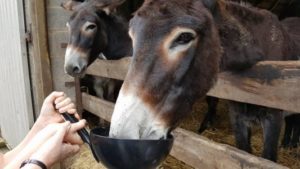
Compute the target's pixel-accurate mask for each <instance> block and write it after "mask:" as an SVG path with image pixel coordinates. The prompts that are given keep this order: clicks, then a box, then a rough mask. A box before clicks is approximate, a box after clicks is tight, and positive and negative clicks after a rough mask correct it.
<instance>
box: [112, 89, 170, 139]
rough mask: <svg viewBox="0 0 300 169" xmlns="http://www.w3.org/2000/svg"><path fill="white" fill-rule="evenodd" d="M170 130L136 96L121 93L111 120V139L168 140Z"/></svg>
mask: <svg viewBox="0 0 300 169" xmlns="http://www.w3.org/2000/svg"><path fill="white" fill-rule="evenodd" d="M167 132H168V129H167V128H166V127H165V125H164V123H163V122H161V120H160V119H159V118H158V115H156V114H154V113H153V112H152V111H151V110H150V109H149V108H148V106H147V105H146V104H145V103H144V102H143V101H142V100H141V99H140V98H139V97H138V96H136V95H134V94H129V95H124V93H123V92H122V90H121V91H120V94H119V97H118V100H117V103H116V106H115V109H114V113H113V116H112V120H111V127H110V133H109V135H110V137H115V138H122V139H160V138H166V136H167Z"/></svg>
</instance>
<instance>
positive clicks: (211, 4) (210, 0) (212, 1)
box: [202, 0, 218, 10]
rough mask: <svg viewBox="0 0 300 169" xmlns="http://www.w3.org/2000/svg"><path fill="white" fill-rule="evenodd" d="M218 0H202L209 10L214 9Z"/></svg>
mask: <svg viewBox="0 0 300 169" xmlns="http://www.w3.org/2000/svg"><path fill="white" fill-rule="evenodd" d="M217 1H218V0H202V3H203V5H204V6H205V7H206V8H208V9H209V10H213V9H214V8H215V6H216V4H217Z"/></svg>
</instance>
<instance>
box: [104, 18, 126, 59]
mask: <svg viewBox="0 0 300 169" xmlns="http://www.w3.org/2000/svg"><path fill="white" fill-rule="evenodd" d="M103 21H104V24H105V28H104V29H105V33H106V35H107V46H106V48H105V49H104V51H103V54H104V55H105V57H106V58H107V59H110V60H111V59H120V58H122V57H124V56H131V55H132V43H131V39H130V37H129V35H128V23H127V22H125V21H124V20H123V19H122V18H120V17H118V16H115V15H110V16H108V15H106V16H105V17H103Z"/></svg>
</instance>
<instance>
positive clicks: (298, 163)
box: [64, 101, 300, 169]
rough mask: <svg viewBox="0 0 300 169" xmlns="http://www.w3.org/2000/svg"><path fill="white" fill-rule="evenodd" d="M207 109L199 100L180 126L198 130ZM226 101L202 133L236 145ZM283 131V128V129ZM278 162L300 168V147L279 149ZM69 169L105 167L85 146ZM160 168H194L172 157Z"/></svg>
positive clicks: (257, 147) (258, 134) (255, 142)
mask: <svg viewBox="0 0 300 169" xmlns="http://www.w3.org/2000/svg"><path fill="white" fill-rule="evenodd" d="M206 110H207V106H206V103H204V102H202V101H198V102H197V103H196V104H195V106H194V109H193V112H192V113H191V114H190V115H189V116H188V117H187V118H186V119H185V120H184V121H183V122H182V123H181V125H180V127H182V128H184V129H187V130H191V131H194V132H197V130H198V128H199V125H200V121H202V118H203V115H204V113H205V112H206ZM227 114H228V112H227V106H226V102H221V103H220V104H219V105H218V116H217V119H216V121H215V124H214V126H213V128H212V129H209V130H206V131H205V132H204V133H203V134H202V135H203V136H205V137H207V138H209V139H211V140H214V141H216V142H219V143H224V144H229V145H232V146H234V136H233V134H232V130H231V127H230V123H229V119H228V115H227ZM282 133H283V130H282ZM251 142H252V148H253V153H254V154H255V155H257V156H260V154H261V151H262V145H263V144H262V131H261V129H260V128H259V127H257V128H255V129H253V137H252V140H251ZM278 157H279V159H278V163H280V164H282V165H284V166H287V167H290V168H291V169H299V168H300V148H297V149H290V150H286V149H283V148H280V149H279V155H278ZM64 166H65V168H68V169H96V168H97V169H101V168H105V167H103V166H102V165H101V164H97V163H96V162H95V161H94V159H93V157H92V155H91V153H90V151H89V150H88V148H87V147H83V149H82V151H81V153H79V154H78V155H76V156H75V157H73V158H70V159H68V160H67V161H66V162H65V163H64ZM159 168H160V169H192V167H190V166H188V165H186V164H184V163H183V162H180V161H178V160H176V159H174V158H172V157H168V158H167V159H166V161H165V162H164V163H163V164H162V165H161V166H160V167H159Z"/></svg>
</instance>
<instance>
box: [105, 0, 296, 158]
mask: <svg viewBox="0 0 300 169" xmlns="http://www.w3.org/2000/svg"><path fill="white" fill-rule="evenodd" d="M129 33H130V36H131V38H132V40H133V60H132V63H131V65H130V68H129V72H128V74H127V76H126V79H125V82H124V84H123V86H122V89H121V91H120V94H119V97H118V100H117V103H116V106H115V109H114V113H113V117H112V123H111V130H110V136H112V137H118V138H136V139H140V138H143V139H161V138H166V136H167V134H168V133H169V132H170V131H171V130H173V129H174V128H175V127H176V126H177V125H178V123H179V122H180V121H181V120H182V119H183V118H184V117H185V116H187V114H188V113H189V112H190V111H191V108H192V105H193V104H194V103H195V101H196V99H197V98H199V97H204V96H205V94H206V93H207V92H208V90H209V89H210V88H211V87H212V86H213V84H214V82H215V80H216V77H217V73H218V72H219V71H232V72H240V71H243V70H245V69H247V68H250V67H251V66H252V65H253V64H255V63H257V62H258V61H261V60H289V59H295V58H296V57H295V56H296V53H295V52H294V48H295V47H294V45H295V44H294V42H293V41H291V39H290V37H289V35H288V34H287V32H286V31H285V30H284V28H283V27H282V25H281V24H280V23H279V21H278V19H277V17H276V16H274V15H273V14H271V13H270V12H268V11H266V10H259V9H256V8H253V7H246V6H242V5H240V4H237V3H233V2H225V1H222V0H220V1H217V0H184V1H182V0H146V1H145V3H144V4H143V6H142V7H141V8H140V9H139V10H138V11H137V12H136V14H135V16H134V18H133V19H132V20H131V23H130V30H129ZM230 116H231V121H232V124H233V128H234V131H235V136H236V144H237V146H238V147H239V148H241V149H243V150H246V151H248V152H251V146H250V136H251V133H250V126H249V124H250V123H252V122H257V121H258V122H260V123H261V125H262V127H263V129H264V151H263V157H265V158H268V159H270V160H273V161H275V160H276V158H277V144H278V138H279V133H280V128H281V121H282V114H281V111H280V110H275V109H269V108H265V107H260V106H255V105H250V104H244V103H238V102H230Z"/></svg>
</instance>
